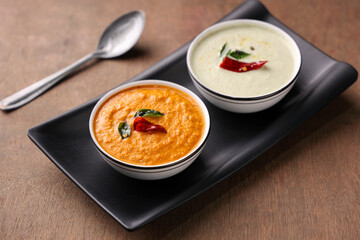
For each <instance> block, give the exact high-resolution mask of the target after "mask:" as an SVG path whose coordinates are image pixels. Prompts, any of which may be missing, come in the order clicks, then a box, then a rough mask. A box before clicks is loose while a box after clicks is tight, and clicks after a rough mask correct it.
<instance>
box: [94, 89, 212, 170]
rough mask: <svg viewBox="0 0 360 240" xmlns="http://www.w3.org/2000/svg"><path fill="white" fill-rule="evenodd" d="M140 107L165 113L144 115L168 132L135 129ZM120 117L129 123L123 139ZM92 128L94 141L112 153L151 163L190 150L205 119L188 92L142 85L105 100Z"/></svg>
mask: <svg viewBox="0 0 360 240" xmlns="http://www.w3.org/2000/svg"><path fill="white" fill-rule="evenodd" d="M139 109H153V110H156V111H159V112H161V113H164V114H165V115H164V116H162V117H149V116H146V117H144V118H145V119H146V120H148V121H150V122H152V123H154V124H159V125H161V126H163V127H164V128H165V129H166V130H167V133H162V132H137V131H134V126H133V122H134V115H135V113H136V112H137V111H138V110H139ZM123 121H126V122H127V123H128V124H129V125H130V127H131V135H130V137H128V138H126V139H122V138H121V136H120V134H119V132H118V125H119V123H120V122H123ZM93 128H94V134H95V138H96V140H97V142H98V143H99V145H100V146H101V147H102V148H103V149H104V150H105V151H106V152H107V153H108V154H110V155H111V156H113V157H115V158H116V159H118V160H120V161H123V162H127V163H131V164H135V165H147V166H154V165H160V164H165V163H169V162H173V161H175V160H178V159H180V158H182V157H184V156H185V155H187V154H188V153H190V152H191V151H192V150H193V149H194V148H195V147H196V146H197V145H198V144H199V142H200V140H201V137H202V135H203V134H204V131H205V130H204V128H205V119H204V115H203V112H202V109H201V107H200V106H199V105H198V103H197V102H196V101H195V100H194V99H193V98H192V97H190V96H189V95H188V94H186V93H183V92H181V91H179V90H177V89H174V88H171V87H165V86H160V85H143V86H136V87H132V88H128V89H125V90H123V91H120V92H119V93H117V94H115V95H113V96H111V97H110V98H109V99H108V100H107V101H106V102H104V103H103V105H102V106H101V107H100V108H99V110H98V112H97V113H96V115H95V119H94V126H93Z"/></svg>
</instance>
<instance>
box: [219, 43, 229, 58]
mask: <svg viewBox="0 0 360 240" xmlns="http://www.w3.org/2000/svg"><path fill="white" fill-rule="evenodd" d="M226 44H227V43H224V45H223V46H222V48H221V50H220V56H221V55H222V53H223V51H224V50H225V48H226Z"/></svg>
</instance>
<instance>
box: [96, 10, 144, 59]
mask: <svg viewBox="0 0 360 240" xmlns="http://www.w3.org/2000/svg"><path fill="white" fill-rule="evenodd" d="M144 25H145V14H144V12H142V11H134V12H130V13H128V14H125V15H123V16H121V17H120V18H118V19H116V20H115V21H114V22H113V23H111V24H110V26H108V27H107V28H106V29H105V31H104V33H103V34H102V36H101V38H100V40H99V44H98V47H97V49H96V51H95V53H96V54H97V57H98V58H102V59H107V58H114V57H118V56H121V55H123V54H124V53H126V52H127V51H129V50H130V49H131V48H132V47H133V46H134V45H135V44H136V42H137V41H138V40H139V38H140V36H141V33H142V32H143V29H144Z"/></svg>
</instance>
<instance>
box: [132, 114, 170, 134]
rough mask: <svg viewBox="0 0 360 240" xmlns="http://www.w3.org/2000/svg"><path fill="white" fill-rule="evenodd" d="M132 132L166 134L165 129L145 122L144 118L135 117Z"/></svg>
mask: <svg viewBox="0 0 360 240" xmlns="http://www.w3.org/2000/svg"><path fill="white" fill-rule="evenodd" d="M134 130H135V131H138V132H163V133H167V131H166V129H165V128H164V127H163V126H161V125H157V124H154V123H151V122H149V121H147V120H146V119H145V118H142V117H137V118H135V120H134Z"/></svg>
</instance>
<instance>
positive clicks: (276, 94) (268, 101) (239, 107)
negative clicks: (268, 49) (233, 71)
mask: <svg viewBox="0 0 360 240" xmlns="http://www.w3.org/2000/svg"><path fill="white" fill-rule="evenodd" d="M249 24H253V25H255V26H256V25H259V26H261V27H265V28H268V29H271V30H273V31H275V32H276V33H277V34H279V35H281V36H282V37H283V38H285V39H286V41H288V43H289V46H290V49H291V52H292V55H293V56H294V67H295V71H294V72H293V74H292V75H291V77H289V78H288V81H287V82H286V84H284V85H283V86H282V87H281V88H280V89H277V90H275V91H273V92H270V93H268V94H265V95H260V96H253V97H234V96H230V95H226V94H223V93H220V92H218V91H215V90H213V89H210V88H209V87H208V86H206V85H204V83H202V82H201V81H200V80H199V77H198V76H197V75H196V74H195V72H194V70H193V67H192V55H193V53H194V50H195V49H196V48H197V46H198V44H199V43H200V42H201V41H202V40H203V39H204V38H206V37H207V36H209V35H210V34H213V33H214V32H217V31H219V30H222V29H224V28H229V27H234V26H241V25H249ZM186 61H187V67H188V71H189V74H190V77H191V79H192V81H193V83H194V85H195V86H196V88H197V89H198V90H199V92H200V93H201V94H202V95H203V96H204V97H205V98H206V99H207V100H208V101H209V102H211V103H212V104H214V105H216V106H217V107H219V108H222V109H224V110H227V111H231V112H236V113H252V112H258V111H262V110H264V109H267V108H269V107H271V106H273V105H274V104H276V103H278V102H279V101H280V100H281V99H282V98H284V97H285V95H286V94H287V93H288V92H289V91H290V90H291V88H292V87H293V86H294V84H295V82H296V80H297V78H298V75H299V72H300V68H301V53H300V50H299V47H298V46H297V44H296V42H295V41H294V40H293V39H292V38H291V37H290V35H288V34H287V33H286V32H284V31H283V30H282V29H280V28H278V27H276V26H274V25H272V24H269V23H266V22H263V21H258V20H249V19H242V20H232V21H226V22H221V23H218V24H215V25H213V26H211V27H209V28H207V29H205V30H204V31H203V32H201V33H200V34H199V35H198V36H197V37H196V38H195V39H194V40H193V41H192V43H191V45H190V47H189V49H188V52H187V58H186ZM240 74H246V73H240ZM210 80H211V79H210Z"/></svg>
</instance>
